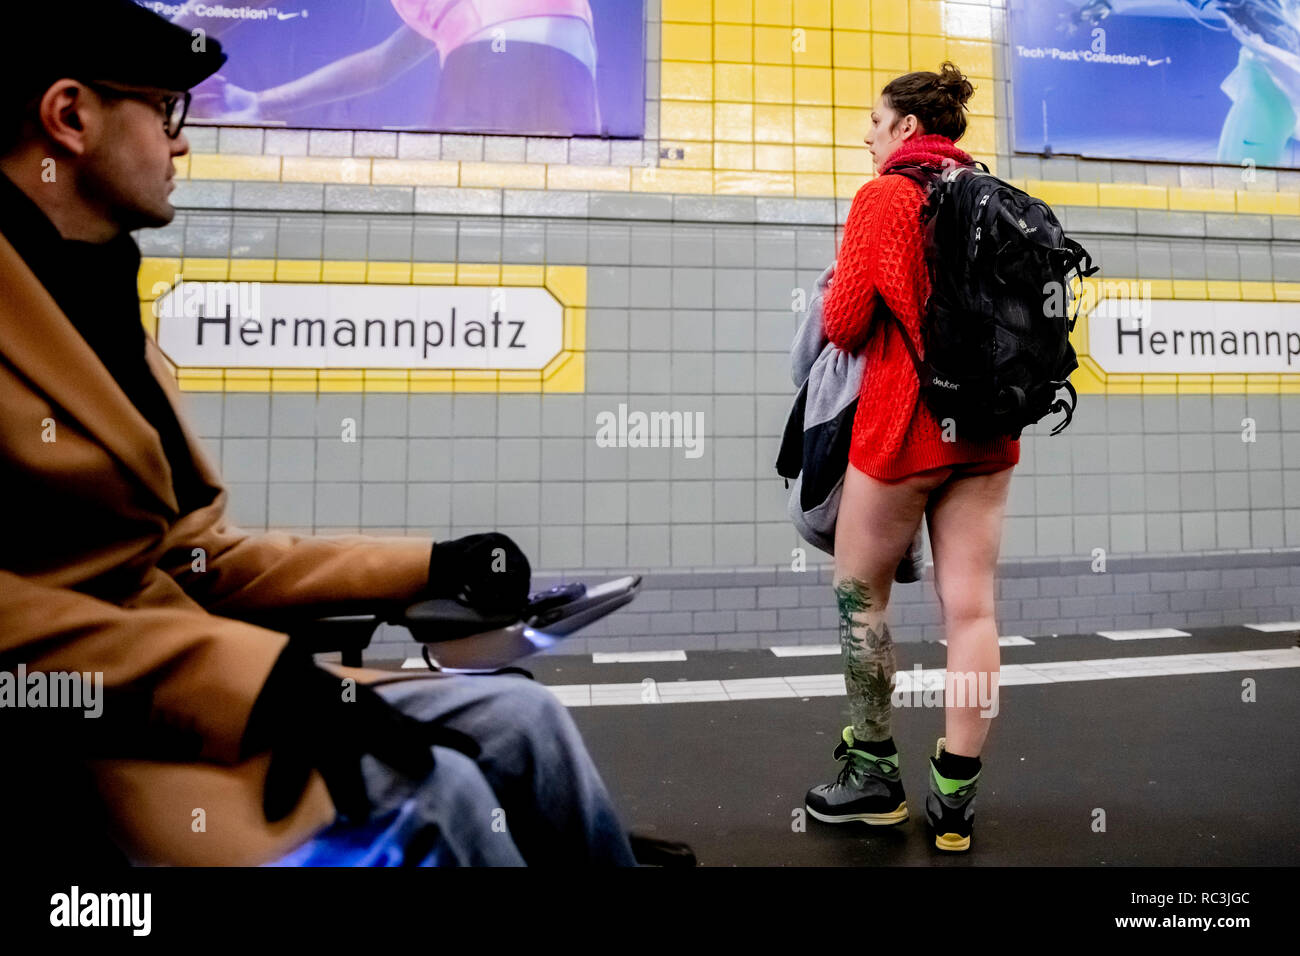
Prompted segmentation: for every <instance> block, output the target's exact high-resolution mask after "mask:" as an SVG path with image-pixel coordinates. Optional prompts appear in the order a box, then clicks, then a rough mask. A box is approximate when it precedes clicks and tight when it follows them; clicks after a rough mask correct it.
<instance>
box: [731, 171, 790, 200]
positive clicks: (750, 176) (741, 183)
mask: <svg viewBox="0 0 1300 956" xmlns="http://www.w3.org/2000/svg"><path fill="white" fill-rule="evenodd" d="M713 176H714V186H713V190H714V192H715V193H717V194H718V195H720V196H723V195H729V196H753V195H756V194H757V195H759V196H793V195H794V173H774V172H773V173H763V172H752V173H714V174H713Z"/></svg>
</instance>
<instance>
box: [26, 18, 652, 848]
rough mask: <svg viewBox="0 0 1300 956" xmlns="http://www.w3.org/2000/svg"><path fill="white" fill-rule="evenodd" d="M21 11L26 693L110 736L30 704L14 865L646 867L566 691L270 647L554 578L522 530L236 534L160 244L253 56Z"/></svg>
mask: <svg viewBox="0 0 1300 956" xmlns="http://www.w3.org/2000/svg"><path fill="white" fill-rule="evenodd" d="M6 16H7V17H8V18H9V19H8V21H7V23H6V32H7V35H8V38H9V40H10V45H11V48H12V49H13V50H17V51H21V52H20V53H18V54H16V55H12V56H10V57H9V58H8V59H7V60H6V61H5V62H4V63H3V64H2V65H0V408H3V414H2V415H0V486H3V488H4V492H5V499H4V500H5V501H6V502H7V503H8V505H9V509H8V513H7V514H6V516H5V517H6V521H7V524H8V527H7V528H5V532H4V533H3V534H0V672H4V673H7V674H9V675H14V674H16V673H17V672H18V671H19V669H21V670H22V671H24V672H25V673H26V674H27V675H29V676H30V675H39V676H43V677H51V678H52V677H53V676H54V675H57V674H68V673H72V672H76V673H78V674H81V675H102V686H103V700H102V713H101V715H100V716H99V717H97V718H86V717H84V716H83V714H82V712H79V711H78V712H76V713H70V712H68V711H66V710H64V711H59V710H56V709H45V710H34V709H27V710H20V709H14V708H13V707H12V704H10V705H9V706H4V707H0V759H2V760H4V767H5V771H6V772H5V774H4V778H5V779H4V783H3V784H2V785H0V819H3V820H4V821H5V823H4V826H5V830H6V850H7V852H9V851H15V852H17V850H16V846H23V845H25V846H26V847H27V848H28V849H29V850H30V851H31V852H32V853H34V854H39V855H42V856H44V857H46V858H47V861H55V860H67V859H69V858H72V859H81V860H87V859H89V860H91V861H94V862H109V863H121V862H131V863H161V864H200V865H202V864H241V865H244V864H265V863H273V862H279V863H281V864H295V863H404V864H408V865H409V864H424V865H439V864H460V865H468V864H487V865H491V864H502V865H521V864H535V863H542V864H546V863H577V864H591V865H631V864H633V863H634V860H633V855H632V850H631V847H630V845H629V842H628V836H627V834H626V832H625V831H624V830H623V828H622V826H621V825H620V823H619V820H618V818H617V816H616V813H615V811H614V808H613V806H612V802H611V800H610V798H609V795H608V793H607V791H606V789H605V786H604V784H603V783H602V781H601V779H600V777H599V775H598V773H597V772H596V770H595V768H594V767H593V765H592V763H591V760H590V757H589V756H588V754H587V752H586V749H585V748H584V746H583V744H582V741H581V739H580V737H579V735H578V732H577V729H576V728H575V726H574V725H573V723H572V720H571V719H570V718H569V715H568V713H567V711H565V709H564V708H563V706H561V705H560V703H559V702H558V700H557V699H556V698H555V697H554V695H552V694H551V693H550V692H549V691H547V690H546V689H545V688H544V687H542V686H540V685H538V684H535V683H534V682H532V681H529V680H526V679H522V678H520V677H518V676H508V675H501V676H435V675H425V676H421V677H416V678H410V677H405V678H404V677H403V676H401V675H393V674H381V673H379V672H374V671H359V670H356V671H354V670H348V669H345V668H337V669H328V670H327V669H325V668H323V667H320V666H317V665H315V664H314V663H313V661H312V659H311V658H310V657H309V656H307V655H306V654H304V653H301V652H298V651H296V650H295V649H293V648H291V647H290V645H289V642H288V640H287V638H286V637H285V636H284V635H283V634H281V633H279V632H277V631H275V630H271V629H267V628H264V627H261V626H258V625H256V624H254V623H250V622H251V621H254V620H258V619H261V620H264V621H265V620H266V619H267V616H268V615H271V614H273V613H285V612H294V613H298V614H299V615H300V617H302V618H310V617H313V616H325V615H331V614H348V613H357V612H359V611H361V610H366V611H369V610H372V609H373V607H374V606H375V604H376V602H391V603H392V604H393V605H400V604H402V603H403V602H411V601H415V600H419V599H421V598H422V597H458V598H460V599H461V600H462V601H464V602H465V603H468V604H470V605H471V606H476V607H478V608H480V609H486V610H492V611H510V612H515V611H519V610H522V608H523V606H524V604H525V603H526V601H527V597H528V588H529V576H530V569H529V566H528V561H527V559H526V558H525V557H524V555H523V554H522V553H521V552H520V551H519V549H518V548H517V547H516V546H515V545H514V543H513V542H512V541H511V540H510V539H509V538H507V537H505V536H504V535H496V534H483V535H471V536H470V537H468V538H461V539H458V540H454V541H447V542H439V543H437V544H435V545H433V546H432V548H431V547H430V545H429V543H428V542H427V541H426V542H423V543H422V542H420V541H418V540H415V539H411V538H400V537H371V536H363V535H347V536H338V537H308V536H298V535H291V534H284V533H268V534H258V535H253V534H247V533H245V532H243V531H241V530H239V529H237V528H235V527H232V526H231V525H230V524H229V522H228V521H227V518H226V516H225V506H226V492H225V490H224V488H223V486H222V482H221V479H220V477H219V476H218V474H217V473H216V471H215V469H214V467H213V465H212V464H211V463H210V462H209V460H208V459H207V457H206V455H205V453H204V451H203V449H202V448H201V447H200V446H199V443H198V440H197V439H196V438H195V436H194V434H193V432H192V431H191V430H190V429H189V428H188V427H187V425H186V423H185V421H184V420H183V417H182V416H180V415H179V414H178V412H177V408H178V405H179V396H178V393H177V391H176V386H175V384H174V381H173V378H172V375H171V372H170V370H169V367H168V364H167V360H166V359H165V358H164V357H163V356H162V354H161V352H160V351H159V349H158V346H157V344H156V343H155V342H154V341H153V339H152V338H151V337H149V336H148V335H147V334H146V333H145V331H144V329H143V327H142V324H141V321H140V311H139V299H138V294H137V290H136V281H137V279H136V274H137V270H138V268H139V264H140V253H139V249H138V248H137V246H136V244H135V242H134V241H133V239H132V238H131V235H130V233H131V231H132V230H136V229H142V228H150V227H157V226H162V225H165V224H167V223H168V222H170V221H171V220H172V218H173V216H174V215H175V210H174V209H173V207H172V205H171V203H170V202H169V200H168V196H169V194H170V192H171V190H172V189H173V182H172V177H173V170H174V166H173V160H174V159H175V158H176V157H178V156H183V155H185V153H186V152H187V151H188V148H189V147H188V144H187V143H186V140H185V135H184V133H183V132H182V129H181V127H182V125H183V123H184V120H185V111H186V108H187V106H188V102H189V93H188V90H189V89H190V88H191V87H193V86H194V85H195V84H197V83H199V82H200V81H202V80H203V79H205V78H206V77H208V76H210V75H212V74H213V73H214V72H215V71H216V70H217V69H218V68H219V67H220V66H221V64H222V63H223V62H224V61H225V59H226V55H225V54H224V53H223V52H222V51H221V46H220V44H219V43H218V42H217V41H215V40H213V39H211V38H204V37H201V36H192V35H191V33H190V32H188V31H186V30H184V29H181V28H179V27H177V26H174V25H172V24H170V23H168V22H167V21H165V20H163V19H162V18H160V17H158V16H156V15H155V14H153V13H151V12H149V11H147V10H145V9H144V8H142V7H140V6H137V5H136V4H135V3H132V2H130V0H65V2H63V3H59V4H57V5H53V4H22V5H19V6H18V8H17V9H16V10H14V11H7V12H6ZM54 17H57V18H58V23H54V22H53V18H54ZM502 561H504V570H502V563H501V562H502ZM10 686H12V683H11V684H10ZM0 703H3V701H0ZM15 840H17V841H18V842H17V844H15ZM24 841H26V842H25V843H24ZM13 858H16V857H13ZM32 862H40V860H39V859H37V860H32Z"/></svg>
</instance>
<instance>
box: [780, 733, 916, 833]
mask: <svg viewBox="0 0 1300 956" xmlns="http://www.w3.org/2000/svg"><path fill="white" fill-rule="evenodd" d="M868 746H872V745H870V744H863V743H861V742H859V741H857V740H855V739H854V737H853V728H852V727H845V728H844V731H843V733H842V734H841V735H840V743H839V746H837V747H836V748H835V759H836V760H842V761H843V762H844V765H843V766H842V767H841V768H840V773H839V776H838V777H837V778H836V780H835V782H834V783H823V784H820V785H818V786H816V787H813V788H812V789H811V790H809V791H808V795H807V796H806V797H805V798H804V806H805V807H806V808H807V810H808V813H809V814H811V815H812V816H813V818H814V819H817V820H821V821H822V822H823V823H866V824H869V825H871V826H890V825H892V824H895V823H903V822H904V821H905V820H907V799H906V797H905V796H904V795H903V782H902V778H901V775H900V774H899V771H898V751H897V750H893V748H892V747H891V748H890V749H891V750H893V752H892V753H891V754H888V755H884V756H881V755H877V754H873V753H871V752H870V751H869V750H867V749H866V748H867V747H868ZM885 746H888V745H887V744H886V745H885Z"/></svg>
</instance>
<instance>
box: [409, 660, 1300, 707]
mask: <svg viewBox="0 0 1300 956" xmlns="http://www.w3.org/2000/svg"><path fill="white" fill-rule="evenodd" d="M421 663H423V662H421ZM1283 667H1300V647H1281V648H1265V649H1261V650H1253V651H1227V652H1223V653H1214V654H1163V655H1158V656H1154V657H1110V658H1097V659H1094V660H1082V661H1043V662H1040V663H1037V664H1004V665H1003V666H1002V669H1001V676H1000V678H999V685H1001V686H1012V685H1016V684H1057V683H1066V682H1070V681H1080V680H1117V679H1121V678H1126V677H1163V676H1167V675H1173V674H1214V673H1224V672H1228V671H1255V670H1267V669H1273V668H1283ZM915 675H916V672H915V671H914V670H900V671H898V672H897V673H896V674H895V675H894V689H895V690H896V691H904V692H906V691H911V690H917V689H925V688H927V687H942V686H943V684H944V682H945V680H946V673H945V671H944V669H943V668H927V669H924V670H922V671H921V678H920V683H919V685H918V684H917V683H916V677H915ZM549 689H550V691H551V692H552V693H553V694H555V695H556V696H557V697H559V698H560V702H561V703H563V704H564V705H566V706H568V707H589V706H590V707H595V706H602V705H615V704H673V703H695V702H700V701H716V700H774V699H777V698H783V697H784V698H789V697H798V698H804V697H838V696H841V695H843V694H844V675H843V674H803V675H798V676H793V677H755V678H742V679H735V680H721V681H718V680H699V681H689V680H688V681H667V682H665V681H655V680H653V679H651V678H646V679H645V680H644V681H641V682H639V683H625V684H561V685H556V686H552V687H550V688H549Z"/></svg>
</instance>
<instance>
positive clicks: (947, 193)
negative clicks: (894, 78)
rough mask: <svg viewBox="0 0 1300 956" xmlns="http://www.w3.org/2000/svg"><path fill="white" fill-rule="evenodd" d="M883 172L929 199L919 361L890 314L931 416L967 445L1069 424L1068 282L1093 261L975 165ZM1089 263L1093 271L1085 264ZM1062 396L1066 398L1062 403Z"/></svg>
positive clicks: (1032, 202)
mask: <svg viewBox="0 0 1300 956" xmlns="http://www.w3.org/2000/svg"><path fill="white" fill-rule="evenodd" d="M978 165H979V166H980V167H982V169H983V171H980V170H979V169H976V168H975V167H974V166H955V167H951V168H948V169H942V170H941V169H938V168H936V167H933V166H920V165H900V166H895V167H894V168H893V169H891V170H889V173H890V174H894V173H896V174H898V175H901V176H906V177H907V178H908V179H911V180H912V181H913V182H915V183H916V184H917V185H919V186H920V187H921V188H922V190H924V191H925V193H926V202H925V205H924V206H923V207H922V211H921V221H922V224H923V226H924V229H925V247H926V251H925V257H926V265H927V268H928V270H929V275H930V286H931V292H930V298H929V300H928V302H927V303H926V306H925V310H924V313H923V315H922V318H921V333H922V342H923V344H924V346H925V359H921V358H920V356H918V355H917V354H916V349H915V348H914V347H913V345H912V339H911V337H910V336H909V335H908V334H907V332H906V331H905V330H904V329H903V326H902V323H901V322H900V321H899V319H898V317H897V316H895V315H894V314H893V312H892V311H891V310H890V309H888V308H887V307H885V305H884V300H883V298H882V299H881V300H880V309H881V310H882V311H883V312H884V313H885V315H886V316H887V317H892V318H893V320H894V322H895V323H897V324H898V329H899V332H900V333H901V334H902V336H903V343H904V344H905V345H906V346H907V350H908V352H909V353H910V354H911V356H912V362H913V364H914V365H915V366H916V374H917V378H918V379H919V380H920V384H921V395H922V396H923V397H924V398H925V401H926V403H927V404H928V405H929V407H930V410H931V411H932V412H933V413H934V415H935V417H936V418H937V419H939V421H940V422H943V420H944V419H952V420H953V422H955V424H956V431H957V434H959V435H961V436H963V437H968V438H972V439H976V440H979V439H986V438H991V437H995V436H999V435H1010V436H1013V437H1016V438H1019V437H1020V432H1021V430H1022V429H1024V428H1025V427H1026V426H1027V425H1032V424H1033V423H1035V422H1037V421H1039V420H1041V419H1042V418H1044V417H1045V416H1047V415H1049V414H1051V413H1052V412H1056V411H1063V412H1065V418H1064V419H1063V420H1062V421H1061V422H1060V423H1059V424H1058V425H1057V426H1056V427H1055V428H1053V429H1052V434H1053V435H1055V434H1056V433H1057V432H1059V431H1061V430H1062V429H1063V428H1065V427H1066V426H1067V425H1069V424H1070V421H1071V419H1072V418H1073V416H1074V408H1075V404H1076V403H1077V401H1078V395H1077V394H1076V393H1075V391H1074V387H1073V386H1072V385H1071V384H1070V382H1069V376H1070V373H1071V372H1073V371H1074V370H1075V369H1076V368H1078V367H1079V363H1078V359H1077V357H1076V355H1075V352H1074V347H1073V346H1072V345H1071V344H1070V332H1071V331H1073V329H1074V323H1075V320H1076V318H1077V316H1078V303H1076V304H1075V310H1074V315H1069V314H1068V313H1069V311H1070V308H1069V307H1070V303H1071V301H1072V300H1073V298H1074V296H1073V294H1072V293H1071V290H1070V274H1071V273H1072V272H1078V274H1079V275H1080V276H1090V275H1092V274H1094V273H1095V272H1097V267H1096V266H1092V257H1091V256H1089V255H1088V252H1087V251H1086V250H1085V249H1084V248H1083V247H1082V246H1081V245H1079V244H1078V243H1077V242H1075V241H1074V240H1072V239H1070V238H1068V237H1067V236H1066V235H1065V232H1064V230H1063V229H1062V227H1061V223H1060V221H1059V220H1057V218H1056V216H1055V214H1054V213H1053V212H1052V210H1051V208H1050V207H1049V206H1048V205H1047V204H1046V203H1045V202H1043V201H1042V200H1040V199H1035V198H1033V197H1032V196H1030V195H1029V194H1028V193H1026V192H1024V191H1023V190H1020V189H1017V188H1016V187H1015V186H1012V185H1011V184H1010V183H1006V182H1003V181H1002V180H1000V179H998V178H997V177H996V176H994V175H992V174H991V173H990V172H989V171H988V167H987V166H985V165H984V164H983V163H979V164H978ZM1089 266H1091V268H1088V267H1089ZM1061 389H1065V390H1066V391H1067V392H1068V393H1069V400H1068V401H1067V400H1066V399H1065V398H1060V399H1058V398H1057V397H1056V396H1057V393H1058V392H1059V391H1060V390H1061Z"/></svg>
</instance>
